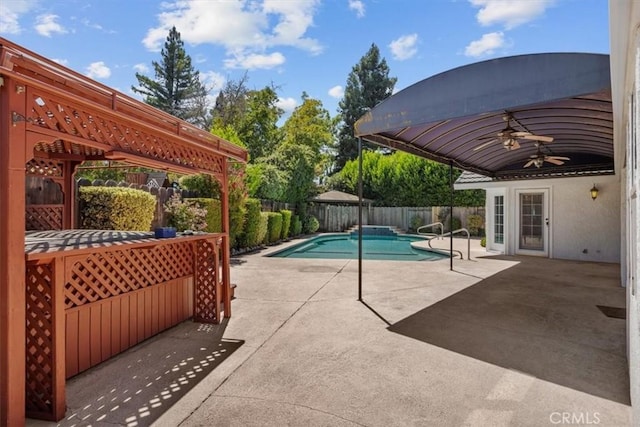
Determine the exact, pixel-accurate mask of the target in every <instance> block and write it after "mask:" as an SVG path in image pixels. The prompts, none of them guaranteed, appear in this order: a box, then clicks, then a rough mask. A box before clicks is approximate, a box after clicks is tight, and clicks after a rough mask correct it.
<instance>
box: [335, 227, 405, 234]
mask: <svg viewBox="0 0 640 427" xmlns="http://www.w3.org/2000/svg"><path fill="white" fill-rule="evenodd" d="M347 233H349V234H351V236H357V235H358V226H357V225H356V226H353V227H351V228H350V229H349V230H347ZM398 234H403V231H402V230H400V229H399V228H398V227H393V226H388V225H363V226H362V235H363V236H397V235H398Z"/></svg>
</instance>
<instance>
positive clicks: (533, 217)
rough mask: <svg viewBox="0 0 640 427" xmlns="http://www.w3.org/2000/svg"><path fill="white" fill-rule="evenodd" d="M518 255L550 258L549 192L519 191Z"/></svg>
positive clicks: (544, 190) (517, 216)
mask: <svg viewBox="0 0 640 427" xmlns="http://www.w3.org/2000/svg"><path fill="white" fill-rule="evenodd" d="M516 193H517V199H518V205H517V215H516V218H517V222H518V224H517V226H518V234H517V238H518V241H517V243H516V253H519V254H523V255H539V256H549V206H548V205H549V202H548V198H549V194H548V190H546V189H543V190H518V191H517V192H516Z"/></svg>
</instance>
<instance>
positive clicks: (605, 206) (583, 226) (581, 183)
mask: <svg viewBox="0 0 640 427" xmlns="http://www.w3.org/2000/svg"><path fill="white" fill-rule="evenodd" d="M549 181H550V182H551V181H552V180H549ZM553 181H557V182H554V184H553V186H552V196H551V199H552V202H551V207H552V213H551V233H552V238H551V242H552V254H553V258H560V259H573V260H580V261H601V262H620V184H619V182H618V177H616V176H607V177H594V178H567V179H558V180H553ZM594 182H595V184H596V186H597V187H598V190H600V191H599V193H598V198H597V199H596V200H592V199H591V197H590V195H589V189H590V188H591V187H592V186H593V184H594ZM538 184H541V183H538Z"/></svg>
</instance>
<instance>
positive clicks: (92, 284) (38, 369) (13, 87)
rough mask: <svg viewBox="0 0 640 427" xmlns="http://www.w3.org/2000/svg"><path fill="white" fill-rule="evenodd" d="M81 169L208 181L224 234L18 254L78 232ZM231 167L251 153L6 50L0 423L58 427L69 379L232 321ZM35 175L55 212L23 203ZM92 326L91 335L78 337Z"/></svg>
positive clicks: (1, 135) (1, 115) (1, 120)
mask: <svg viewBox="0 0 640 427" xmlns="http://www.w3.org/2000/svg"><path fill="white" fill-rule="evenodd" d="M85 160H118V161H123V162H128V163H131V164H134V165H138V166H146V167H150V168H155V169H159V170H168V171H173V172H178V173H198V172H200V173H207V174H210V175H213V176H214V177H215V178H216V179H218V180H219V181H220V183H221V194H222V197H221V202H222V212H223V218H222V230H223V232H222V233H220V234H215V235H205V236H198V237H195V236H194V237H181V238H178V239H166V240H163V241H161V242H159V241H158V240H156V239H142V240H140V241H136V242H133V243H132V242H120V243H119V244H113V245H103V246H100V248H99V249H96V248H95V247H94V248H91V247H88V246H87V247H84V246H82V245H75V246H73V245H71V246H69V247H66V248H58V249H57V250H55V251H51V250H48V249H46V248H45V249H42V248H43V247H45V246H46V244H45V243H41V244H39V245H35V246H33V247H32V250H31V251H30V252H29V253H28V254H27V255H26V256H25V255H23V251H22V248H24V245H25V235H24V230H25V229H31V230H55V229H61V230H65V229H72V228H73V227H74V221H75V220H74V218H73V211H74V206H73V200H74V194H73V191H74V185H73V184H74V183H73V175H74V173H75V168H76V167H77V166H78V165H79V164H80V163H81V162H83V161H85ZM229 160H233V161H240V162H246V160H247V153H246V151H245V150H243V149H242V148H240V147H237V146H235V145H233V144H231V143H229V142H228V141H225V140H223V139H221V138H218V137H216V136H214V135H212V134H210V133H208V132H205V131H202V130H200V129H197V128H196V127H194V126H192V125H190V124H188V123H186V122H183V121H181V120H178V119H176V118H174V117H172V116H170V115H168V114H165V113H163V112H161V111H158V110H156V109H154V108H151V107H149V106H148V105H145V104H143V103H141V102H139V101H137V100H135V99H132V98H130V97H128V96H126V95H124V94H121V93H119V92H117V91H114V90H112V89H110V88H108V87H106V86H104V85H102V84H100V83H98V82H95V81H93V80H91V79H89V78H87V77H85V76H83V75H81V74H79V73H76V72H74V71H72V70H70V69H67V68H65V67H63V66H61V65H60V64H57V63H55V62H53V61H51V60H48V59H46V58H44V57H41V56H39V55H37V54H35V53H33V52H30V51H28V50H26V49H24V48H22V47H20V46H18V45H15V44H13V43H11V42H9V41H8V40H5V39H2V38H0V182H2V183H3V186H4V188H6V189H8V190H9V191H3V192H0V235H2V239H0V378H2V379H3V381H0V425H6V424H10V425H21V424H23V423H24V420H25V410H26V411H28V413H29V415H30V416H34V417H38V418H44V419H51V420H59V419H61V418H62V417H63V416H64V411H65V397H64V382H65V378H66V377H68V376H69V375H73V374H75V373H77V372H80V371H82V370H84V369H86V368H88V367H90V366H93V365H94V364H96V363H100V361H102V360H105V359H106V358H108V357H111V356H112V355H113V354H117V353H118V352H120V351H122V350H124V349H126V348H128V347H130V346H131V345H134V344H135V343H137V342H139V341H141V340H143V339H146V338H148V337H149V336H151V335H153V334H154V333H157V332H159V331H160V330H162V329H165V328H167V327H169V326H171V325H173V324H176V323H177V322H179V321H181V320H182V319H185V318H188V317H191V316H192V317H193V318H194V319H197V320H198V321H205V322H219V321H220V320H221V317H222V316H225V317H229V316H230V315H231V303H230V295H231V292H230V277H229V235H228V230H229V217H228V182H227V167H228V162H229ZM31 177H41V178H43V180H42V181H41V182H44V183H47V185H49V184H51V185H53V186H54V188H56V189H58V190H59V192H60V193H61V194H62V195H63V197H62V198H61V199H62V200H55V201H42V200H40V201H38V202H34V201H30V202H29V203H27V202H26V197H25V191H24V189H25V183H26V182H27V180H29V179H31ZM41 192H42V193H45V192H46V189H42V191H41ZM73 235H74V234H73V233H71V234H70V235H69V236H73ZM42 241H43V242H45V241H46V239H44V238H43V239H42ZM140 313H145V314H144V315H141V314H140ZM87 316H88V317H87ZM87 320H88V321H87ZM125 323H126V324H127V325H129V326H128V327H127V328H124V327H123V326H122V325H124V324H125ZM95 324H101V325H103V326H104V328H102V327H101V328H100V330H101V331H103V332H101V333H100V334H98V335H96V334H95V333H94V332H96V331H94V330H92V329H91V327H90V328H89V329H86V325H95ZM131 325H135V327H134V326H131ZM25 326H26V328H25ZM107 326H108V327H107ZM25 343H26V346H25ZM23 346H25V347H24V348H25V352H24V353H22V352H20V351H16V349H20V348H23ZM84 348H86V349H88V350H87V351H83V349H84Z"/></svg>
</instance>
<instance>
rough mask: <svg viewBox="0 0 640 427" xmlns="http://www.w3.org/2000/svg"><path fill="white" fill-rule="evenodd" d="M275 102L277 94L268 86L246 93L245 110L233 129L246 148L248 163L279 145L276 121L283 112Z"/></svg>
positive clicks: (257, 159)
mask: <svg viewBox="0 0 640 427" xmlns="http://www.w3.org/2000/svg"><path fill="white" fill-rule="evenodd" d="M277 102H278V94H277V93H276V91H275V88H273V87H270V86H266V87H265V88H264V89H261V90H252V91H249V92H248V93H247V104H246V110H245V112H244V115H242V117H241V118H240V120H239V122H238V124H237V125H234V127H235V129H236V131H237V132H238V136H239V137H240V140H241V141H242V142H243V143H244V144H245V145H246V146H247V149H248V151H249V161H250V162H257V161H259V159H260V158H262V157H265V156H267V155H269V154H270V153H272V152H273V150H275V148H276V147H277V146H278V144H279V143H280V138H281V137H280V129H279V128H278V120H280V117H282V114H284V111H283V110H282V108H280V107H278V105H277Z"/></svg>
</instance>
